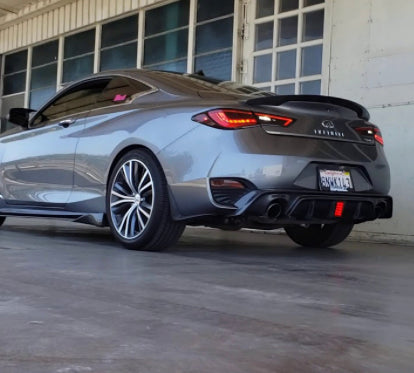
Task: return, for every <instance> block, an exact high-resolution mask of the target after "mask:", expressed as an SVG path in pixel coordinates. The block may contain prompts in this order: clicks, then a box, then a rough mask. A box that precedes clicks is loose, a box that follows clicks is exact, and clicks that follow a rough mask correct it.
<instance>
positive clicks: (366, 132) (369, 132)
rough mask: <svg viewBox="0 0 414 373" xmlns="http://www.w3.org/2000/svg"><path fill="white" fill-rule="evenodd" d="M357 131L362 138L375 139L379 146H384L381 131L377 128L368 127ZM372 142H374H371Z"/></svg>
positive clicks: (356, 129)
mask: <svg viewBox="0 0 414 373" xmlns="http://www.w3.org/2000/svg"><path fill="white" fill-rule="evenodd" d="M355 131H357V132H358V133H359V135H360V136H361V137H362V138H367V139H372V138H374V139H375V141H377V142H378V143H379V144H381V145H384V139H383V138H382V134H381V131H380V129H379V128H378V127H377V126H374V125H372V126H366V127H357V128H355ZM371 141H372V140H371Z"/></svg>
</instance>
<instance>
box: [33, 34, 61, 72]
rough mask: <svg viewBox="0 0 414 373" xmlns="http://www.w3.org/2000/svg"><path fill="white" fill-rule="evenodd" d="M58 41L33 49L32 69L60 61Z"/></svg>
mask: <svg viewBox="0 0 414 373" xmlns="http://www.w3.org/2000/svg"><path fill="white" fill-rule="evenodd" d="M58 44H59V42H58V41H57V40H54V41H51V42H49V43H46V44H42V45H39V46H37V47H34V48H33V55H32V67H36V66H40V65H44V64H46V63H50V62H54V61H57V59H58Z"/></svg>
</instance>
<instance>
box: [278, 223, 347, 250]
mask: <svg viewBox="0 0 414 373" xmlns="http://www.w3.org/2000/svg"><path fill="white" fill-rule="evenodd" d="M353 227H354V225H353V224H352V223H351V224H349V223H335V224H325V225H322V224H310V225H309V226H306V227H304V226H301V225H297V226H288V227H285V231H286V233H287V235H288V236H289V237H290V238H291V239H292V240H293V241H294V242H296V243H297V244H299V245H301V246H306V247H330V246H334V245H337V244H339V243H341V242H342V241H343V240H345V238H347V237H348V235H349V234H350V233H351V231H352V228H353Z"/></svg>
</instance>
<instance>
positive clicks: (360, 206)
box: [235, 191, 393, 224]
mask: <svg viewBox="0 0 414 373" xmlns="http://www.w3.org/2000/svg"><path fill="white" fill-rule="evenodd" d="M237 205H238V203H236V206H237ZM240 207H241V206H240ZM392 209H393V201H392V198H391V197H390V196H379V195H355V194H352V195H351V194H332V193H326V194H325V193H303V192H300V193H298V192H297V191H277V192H274V191H272V192H268V191H262V192H258V193H257V195H256V197H255V198H254V199H253V200H252V201H251V202H250V203H249V205H248V206H244V207H241V209H239V211H238V212H235V215H244V216H248V217H257V218H258V219H259V221H262V222H263V223H278V224H302V223H310V222H311V223H313V224H318V223H320V224H324V223H333V222H340V221H341V222H350V223H354V224H356V223H362V222H364V221H369V220H375V219H387V218H391V216H392Z"/></svg>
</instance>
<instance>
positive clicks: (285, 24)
mask: <svg viewBox="0 0 414 373" xmlns="http://www.w3.org/2000/svg"><path fill="white" fill-rule="evenodd" d="M297 41H298V16H295V17H288V18H283V19H280V20H279V40H278V45H279V46H282V45H289V44H295V43H297Z"/></svg>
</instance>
